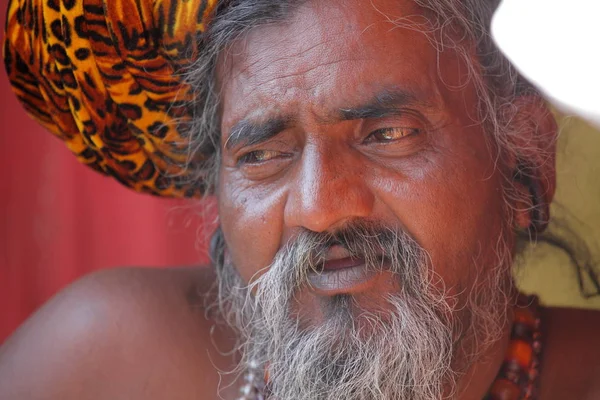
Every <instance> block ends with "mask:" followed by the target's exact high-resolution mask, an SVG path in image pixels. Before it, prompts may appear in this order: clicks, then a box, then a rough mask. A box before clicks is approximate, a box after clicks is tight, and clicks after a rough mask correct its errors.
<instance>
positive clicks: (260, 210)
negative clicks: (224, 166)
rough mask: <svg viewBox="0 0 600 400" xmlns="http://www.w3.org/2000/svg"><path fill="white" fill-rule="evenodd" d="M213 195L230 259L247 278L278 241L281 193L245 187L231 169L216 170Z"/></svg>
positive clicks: (273, 251)
mask: <svg viewBox="0 0 600 400" xmlns="http://www.w3.org/2000/svg"><path fill="white" fill-rule="evenodd" d="M219 178H220V182H221V184H220V185H219V188H218V191H217V199H218V208H219V210H218V212H219V220H220V225H221V229H222V230H223V234H224V236H225V242H226V243H227V249H228V252H229V256H230V257H231V260H232V262H233V263H234V265H235V267H236V268H237V270H238V271H239V273H240V275H241V276H242V278H243V279H244V280H245V281H246V282H249V281H250V279H251V278H256V277H258V276H260V275H261V273H260V271H261V270H262V269H263V268H264V267H267V266H268V265H270V264H271V262H272V261H273V258H274V257H275V254H276V253H277V251H278V250H279V248H280V245H281V237H282V235H281V231H282V227H283V210H284V205H285V193H284V191H283V190H278V189H273V190H271V188H261V189H256V188H249V187H245V186H244V184H243V183H242V180H240V179H236V176H235V173H232V172H228V171H223V172H221V174H220V177H219Z"/></svg>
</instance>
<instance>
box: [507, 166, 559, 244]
mask: <svg viewBox="0 0 600 400" xmlns="http://www.w3.org/2000/svg"><path fill="white" fill-rule="evenodd" d="M513 181H514V182H515V184H516V185H518V186H519V188H518V191H519V192H522V193H519V195H518V199H517V201H516V203H517V205H516V210H515V221H516V223H517V225H518V227H519V228H520V229H524V230H527V231H528V232H529V234H530V235H531V236H532V237H535V236H537V235H538V234H539V233H542V232H544V231H545V230H546V228H547V227H548V222H549V220H550V203H549V202H548V201H547V200H546V199H545V198H546V196H544V193H543V189H542V185H541V183H540V180H539V179H538V177H537V176H536V175H535V173H534V172H533V171H532V170H531V168H530V167H528V166H527V165H526V164H524V163H519V164H517V168H516V171H515V174H514V177H513Z"/></svg>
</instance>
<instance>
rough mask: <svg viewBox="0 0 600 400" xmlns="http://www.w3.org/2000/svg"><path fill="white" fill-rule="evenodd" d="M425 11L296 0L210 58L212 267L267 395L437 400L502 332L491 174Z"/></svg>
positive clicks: (450, 55)
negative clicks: (266, 377)
mask: <svg viewBox="0 0 600 400" xmlns="http://www.w3.org/2000/svg"><path fill="white" fill-rule="evenodd" d="M407 17H409V18H407ZM424 18H425V16H424V15H423V14H422V13H421V11H420V10H419V9H417V8H416V7H415V6H414V4H413V3H412V2H409V1H399V0H389V1H383V0H381V1H377V2H375V3H372V2H364V1H360V0H356V1H344V2H341V1H340V2H338V1H328V2H322V3H318V4H317V2H308V3H306V4H305V5H303V6H301V7H300V8H299V10H298V11H296V12H295V13H294V15H292V16H291V17H290V18H289V19H288V20H286V21H285V22H284V23H279V24H275V25H269V26H263V27H259V28H256V29H253V30H251V31H250V33H249V34H248V35H246V36H245V37H244V38H242V39H240V40H238V41H237V42H236V43H234V45H233V46H232V48H231V49H229V50H228V51H227V52H226V54H223V55H222V57H221V59H220V62H219V70H218V74H219V81H220V82H221V86H222V93H221V95H222V103H221V129H222V138H221V149H222V160H221V166H220V175H219V183H218V189H217V196H218V204H219V218H220V224H221V228H222V231H223V235H224V238H225V243H226V248H227V257H226V259H227V262H226V263H225V264H226V265H229V266H230V267H231V268H235V271H236V272H235V273H236V275H238V277H237V278H238V279H239V280H241V281H242V282H244V283H249V284H251V285H253V286H252V288H253V289H252V291H251V293H254V300H252V301H251V302H255V303H256V304H257V305H258V306H257V307H258V311H256V309H254V311H252V312H251V313H250V314H251V317H250V319H253V320H254V322H252V323H253V324H254V325H245V326H244V327H242V330H249V331H251V332H250V333H248V336H250V339H249V340H248V341H249V342H253V343H254V344H253V345H252V346H253V347H252V346H248V348H250V349H251V350H248V348H247V349H246V350H247V352H249V353H251V356H256V355H257V354H258V357H259V358H260V357H262V360H261V362H264V363H267V364H268V365H269V369H270V372H271V375H270V376H271V378H272V380H273V382H272V383H273V387H274V388H275V389H276V394H277V395H278V396H279V397H281V398H317V397H319V396H321V397H322V398H327V399H351V398H357V399H358V398H403V399H436V398H440V397H441V396H442V393H445V394H449V393H450V392H451V391H452V390H453V385H452V381H453V380H454V379H455V378H454V377H455V376H456V375H455V374H454V372H456V371H462V372H465V371H466V370H467V369H468V365H469V364H470V361H468V360H467V359H469V357H471V358H470V359H472V357H473V356H474V354H477V353H478V351H482V348H483V347H482V346H477V345H475V343H479V344H481V342H482V341H483V342H485V341H488V342H490V341H493V340H495V339H494V338H490V337H482V336H478V335H477V331H481V332H488V333H490V332H491V334H501V331H502V329H503V326H502V323H503V322H502V321H503V318H504V315H505V312H506V309H507V304H506V298H505V297H504V298H502V296H503V294H504V293H505V290H506V289H507V288H508V287H509V286H510V274H509V273H508V272H507V271H508V266H509V265H510V263H511V254H510V253H511V251H510V249H511V248H512V245H513V239H514V238H513V234H512V229H511V226H510V225H511V222H510V221H511V220H512V216H511V215H510V214H509V213H510V211H509V207H507V206H506V203H505V200H504V190H503V183H505V181H504V176H505V175H504V174H503V173H502V172H507V171H501V169H502V168H504V167H503V166H502V165H500V163H499V160H500V159H501V157H499V151H498V149H497V148H496V147H495V146H494V144H493V141H492V140H491V138H489V137H486V133H485V132H484V129H483V127H482V126H481V124H480V123H478V122H477V117H478V105H479V103H478V98H477V95H476V91H475V89H474V86H473V84H472V81H471V80H469V73H470V71H469V70H468V69H467V66H466V64H465V62H464V59H463V58H461V57H459V55H458V54H457V52H456V51H455V50H452V49H447V50H444V51H441V52H440V51H439V49H438V48H436V47H435V46H434V42H432V40H431V39H432V37H431V36H430V37H428V36H426V34H424V33H423V30H424V29H427V25H426V24H424ZM415 22H416V23H420V25H419V26H417V25H415ZM390 233H391V234H390ZM253 283H254V284H253ZM236 285H237V284H234V285H229V286H227V285H225V286H226V287H227V290H224V292H227V293H226V294H227V295H229V293H231V294H232V296H234V295H235V292H236V290H235V286H236ZM494 296H496V297H494ZM246 304H248V302H247V301H245V300H244V299H242V300H241V301H240V302H238V303H237V306H236V307H234V309H236V310H237V309H241V308H245V305H246ZM290 321H291V322H290ZM486 321H487V322H486ZM489 321H493V322H489ZM457 349H462V351H463V352H462V354H458V353H457ZM461 363H462V365H461ZM300 371H302V372H303V373H300ZM325 393H326V395H325ZM374 393H378V395H375V394H374ZM315 396H317V397H315ZM321 397H319V398H321Z"/></svg>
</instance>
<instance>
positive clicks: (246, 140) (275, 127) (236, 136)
mask: <svg viewBox="0 0 600 400" xmlns="http://www.w3.org/2000/svg"><path fill="white" fill-rule="evenodd" d="M289 121H290V119H289V118H268V119H267V120H265V121H262V122H253V121H250V120H248V119H243V120H241V121H239V122H238V123H236V124H235V125H234V126H233V128H231V132H230V133H229V137H228V138H227V141H226V142H225V148H226V149H227V150H230V149H232V148H235V147H237V146H239V145H240V144H242V143H243V144H244V145H245V146H252V145H255V144H259V143H262V142H265V141H267V140H269V139H271V138H272V137H274V136H277V135H278V134H279V133H281V132H282V131H284V130H285V129H286V128H287V126H288V125H289Z"/></svg>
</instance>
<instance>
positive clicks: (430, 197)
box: [0, 1, 600, 400]
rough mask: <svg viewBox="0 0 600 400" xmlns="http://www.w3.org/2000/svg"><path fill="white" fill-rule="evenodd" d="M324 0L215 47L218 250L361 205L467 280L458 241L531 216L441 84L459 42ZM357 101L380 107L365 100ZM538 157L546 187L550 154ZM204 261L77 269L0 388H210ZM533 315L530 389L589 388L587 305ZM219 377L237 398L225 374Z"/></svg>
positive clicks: (483, 250)
mask: <svg viewBox="0 0 600 400" xmlns="http://www.w3.org/2000/svg"><path fill="white" fill-rule="evenodd" d="M327 4H328V5H327V6H326V7H322V6H321V7H319V6H315V5H312V4H311V3H309V4H308V5H307V6H306V7H302V8H301V9H300V10H299V11H298V13H297V14H296V15H295V16H293V17H292V18H291V19H290V21H287V22H286V23H285V24H282V25H274V26H269V27H262V28H257V29H255V30H254V31H252V32H251V33H250V34H249V35H248V36H247V37H246V38H243V39H242V40H241V41H239V42H238V43H236V44H234V47H233V49H232V50H233V51H231V52H230V53H229V54H231V56H228V57H223V58H222V59H221V60H220V68H219V78H220V81H221V82H224V83H223V85H222V86H223V102H222V108H221V117H222V132H223V137H222V147H223V161H222V168H221V172H220V177H219V183H220V184H219V188H218V191H217V197H218V202H219V215H220V223H221V226H222V229H223V232H224V234H225V237H226V240H227V243H228V249H229V256H230V257H231V259H232V261H233V262H234V263H235V265H236V266H237V268H238V270H239V272H240V274H241V275H242V277H243V278H244V279H245V280H247V281H250V280H252V278H253V277H254V276H256V275H257V274H260V273H261V269H262V268H263V267H264V266H266V265H268V264H269V263H270V262H271V261H272V259H273V257H274V255H275V253H276V252H277V251H278V250H279V249H280V248H281V246H282V245H284V244H285V243H286V242H287V241H288V240H293V238H294V237H295V235H297V234H298V232H299V230H301V229H309V230H313V231H317V232H326V231H333V230H335V229H338V228H339V227H342V226H344V224H346V223H348V222H349V221H352V220H353V219H357V218H370V219H374V220H377V221H380V222H383V223H386V224H387V225H389V226H401V227H403V228H404V229H406V230H407V231H409V232H410V233H411V234H412V235H413V236H414V237H415V238H416V239H417V240H418V241H419V243H420V244H421V245H422V246H423V247H424V248H425V249H426V250H427V251H428V252H429V254H430V256H431V261H432V265H433V266H434V268H435V270H436V272H437V273H438V274H439V275H440V276H441V277H442V278H443V279H444V282H445V283H446V285H447V287H448V288H449V289H450V290H451V293H453V294H458V293H460V291H461V289H464V288H467V287H469V284H470V283H471V279H472V278H473V276H474V273H475V271H474V270H473V268H475V267H474V263H473V258H474V257H475V258H477V265H480V266H488V265H494V261H495V257H496V254H495V253H494V252H493V249H494V245H495V244H496V243H497V241H498V239H499V237H502V239H503V240H505V241H506V243H507V244H508V245H509V246H511V245H512V244H513V243H514V234H513V233H512V232H514V230H516V229H524V228H526V227H527V226H528V225H529V224H530V222H531V220H530V216H529V212H528V211H527V206H528V205H529V204H528V200H527V188H524V187H519V186H517V187H518V189H519V190H521V191H522V192H523V196H521V197H519V196H517V200H516V201H515V203H514V204H511V207H510V209H512V210H514V211H513V212H511V213H509V214H507V211H506V207H505V203H504V199H503V198H502V197H501V196H500V192H501V190H502V185H503V183H504V181H503V179H504V178H503V173H506V172H507V171H508V172H510V171H511V169H512V168H514V167H515V165H516V160H512V159H510V158H503V163H504V164H503V165H501V166H499V165H498V164H497V163H496V161H497V157H495V156H496V155H497V152H498V149H496V148H494V146H490V145H489V143H488V140H487V139H486V133H485V132H484V131H483V128H482V127H481V126H480V125H477V124H474V123H473V120H472V115H471V112H472V110H473V107H474V105H475V104H476V101H477V95H476V92H475V89H474V87H473V86H472V85H466V86H464V87H462V88H461V90H451V89H449V87H457V86H460V83H462V81H461V76H462V75H461V71H464V65H463V64H462V61H461V59H460V57H458V56H457V54H456V53H454V52H453V51H446V52H444V53H442V54H439V59H438V53H437V52H436V50H435V49H434V48H432V47H431V45H430V43H429V42H428V40H427V38H426V37H425V36H424V35H423V34H422V33H419V32H415V31H410V30H406V29H391V28H392V26H391V25H390V24H389V22H387V20H386V19H385V17H384V15H396V16H398V15H409V14H415V13H418V12H419V10H416V9H414V8H413V7H412V5H411V4H412V3H410V2H398V1H379V2H377V7H378V11H376V10H374V9H370V8H369V7H366V8H365V7H364V4H363V3H360V2H358V1H346V2H344V4H343V5H344V7H338V6H339V5H338V4H337V2H328V3H327ZM438 62H439V64H440V65H441V66H443V68H441V72H440V71H438V69H437V68H436V66H437V65H438ZM373 99H378V100H379V101H376V102H374V101H373ZM373 104H377V105H379V106H381V105H382V104H383V105H384V106H385V108H386V109H387V111H386V112H384V113H382V112H381V111H382V110H381V109H378V110H377V111H378V112H377V113H374V112H372V111H373V107H372V105H373ZM519 106H520V110H521V111H520V114H519V115H518V116H517V117H516V118H515V123H519V126H523V124H521V123H520V122H522V121H527V122H531V124H525V126H529V125H530V126H531V129H522V131H521V135H520V136H519V137H518V138H516V139H515V140H521V141H524V142H527V143H535V144H536V146H540V147H542V146H547V144H548V143H547V142H545V141H544V140H545V138H547V137H549V136H551V135H549V134H548V133H549V132H551V131H552V129H554V128H555V126H554V123H553V121H552V119H551V117H549V115H548V113H547V112H546V109H545V107H544V106H543V104H542V103H541V102H539V101H536V100H535V99H530V98H523V99H520V100H519ZM365 110H366V111H369V112H370V113H366V112H365ZM359 111H360V112H359ZM266 122H269V124H266ZM240 124H242V125H243V124H249V125H252V126H254V127H257V126H259V127H262V129H255V130H254V133H260V132H262V133H263V135H262V136H263V137H262V138H261V140H260V141H257V140H253V143H250V144H249V143H248V138H244V137H240V138H236V136H235V134H234V135H233V136H232V132H234V133H235V128H236V127H240V126H241V125H240ZM265 126H266V128H265ZM269 129H270V130H269ZM265 136H268V138H266V137H265ZM237 139H239V140H237ZM544 168H545V169H544V170H543V171H542V170H540V171H538V173H539V176H540V177H544V178H545V179H542V180H541V181H543V182H542V184H544V185H546V190H545V191H544V193H545V194H546V198H545V201H548V202H549V201H551V197H552V194H553V185H554V183H553V182H554V169H553V168H554V166H553V165H552V163H547V164H545V167H544ZM458 233H460V234H458ZM501 235H502V236H501ZM459 249H460V250H459ZM214 279H215V278H214V275H213V274H212V272H211V270H210V268H197V269H171V270H136V269H125V270H114V271H107V272H102V273H99V274H95V275H92V276H90V277H88V278H85V279H84V280H82V281H80V282H78V283H76V284H75V285H73V286H72V287H71V288H69V289H67V290H66V291H64V292H63V293H61V294H59V295H58V296H57V297H56V298H54V299H53V300H52V301H50V302H49V303H48V304H47V305H46V306H44V307H43V308H42V309H41V310H40V311H38V312H37V313H36V315H34V316H33V317H32V318H31V319H30V320H29V321H28V322H26V323H25V324H24V325H23V326H22V327H21V328H20V329H19V331H18V332H16V333H15V335H14V336H13V337H12V338H10V339H9V340H8V341H7V343H6V344H5V345H4V346H3V347H2V349H1V350H0V398H2V399H5V398H6V399H78V400H80V399H138V398H139V399H198V398H202V399H212V398H215V399H217V398H219V397H218V395H217V387H218V382H219V374H218V372H217V370H218V369H220V370H228V369H231V368H232V367H233V366H234V363H235V355H233V356H227V355H224V354H222V352H220V351H218V350H217V349H221V350H222V351H227V350H229V349H231V347H232V343H233V342H234V340H235V338H234V334H233V333H232V332H231V331H228V330H227V329H225V328H222V327H221V328H219V327H217V326H216V324H215V321H213V320H211V319H210V318H206V317H205V314H206V313H205V311H206V310H204V308H203V304H204V302H203V300H202V297H205V296H209V297H210V296H211V294H210V291H209V288H210V287H211V284H212V283H213V282H214ZM387 282H388V280H387V279H385V276H381V277H379V278H376V279H373V280H372V281H369V282H368V283H366V284H365V285H360V286H358V287H355V288H352V289H351V290H350V291H349V293H350V294H353V295H355V296H359V297H360V296H362V298H365V299H368V302H366V303H369V304H374V303H375V304H376V303H377V302H380V301H381V297H382V293H385V292H388V291H390V290H392V288H391V287H389V285H388V284H387ZM327 295H330V293H329V294H328V293H316V292H313V291H310V290H305V291H304V292H302V293H301V295H300V296H298V297H299V299H300V301H299V304H298V307H299V309H300V311H301V312H302V314H303V315H306V316H308V318H309V319H311V321H312V322H313V323H314V324H318V323H319V315H318V313H317V312H314V314H311V310H313V309H315V308H314V307H313V305H314V304H315V299H318V298H319V296H327ZM459 298H460V296H459ZM507 312H508V313H509V315H510V310H507ZM543 319H544V323H545V325H544V326H545V328H544V329H545V332H544V337H545V345H544V359H543V369H542V371H543V372H542V376H541V382H542V386H541V397H540V398H541V399H543V400H554V399H561V400H562V399H566V398H573V399H593V398H598V396H600V388H598V387H597V386H596V385H597V384H596V383H595V382H596V381H598V379H597V378H598V377H599V374H600V371H598V370H597V366H598V365H599V364H600V362H598V361H597V360H600V346H597V343H596V342H597V340H596V332H597V329H599V328H600V317H599V316H598V314H597V313H596V312H588V311H576V310H560V309H546V310H544V315H543ZM507 340H508V331H507V332H506V334H505V335H504V338H503V339H502V340H500V341H499V342H498V343H497V344H496V345H494V346H492V348H491V349H490V351H489V352H488V353H487V356H488V357H487V358H486V361H480V362H479V363H478V364H477V365H474V366H472V368H471V369H470V370H469V372H468V375H467V377H466V378H465V380H463V382H467V381H468V382H470V383H469V384H466V383H463V384H462V385H461V387H460V390H461V397H460V399H461V400H476V399H481V398H482V396H483V395H484V393H485V392H486V390H487V387H488V386H489V385H490V384H491V382H492V381H493V379H494V377H495V375H496V373H497V369H498V366H499V365H500V363H501V361H502V358H503V354H504V350H505V348H506V343H507ZM227 383H228V382H223V383H222V384H221V386H222V387H224V386H227ZM221 395H222V396H223V398H227V399H231V398H235V396H236V388H235V386H231V387H229V388H228V389H224V390H223V391H222V392H221Z"/></svg>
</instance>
